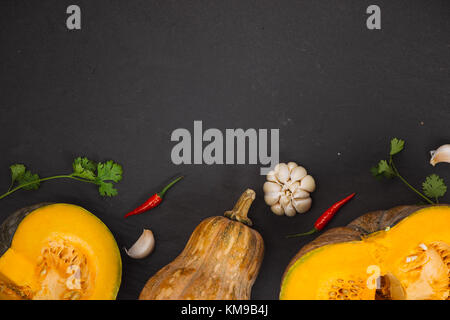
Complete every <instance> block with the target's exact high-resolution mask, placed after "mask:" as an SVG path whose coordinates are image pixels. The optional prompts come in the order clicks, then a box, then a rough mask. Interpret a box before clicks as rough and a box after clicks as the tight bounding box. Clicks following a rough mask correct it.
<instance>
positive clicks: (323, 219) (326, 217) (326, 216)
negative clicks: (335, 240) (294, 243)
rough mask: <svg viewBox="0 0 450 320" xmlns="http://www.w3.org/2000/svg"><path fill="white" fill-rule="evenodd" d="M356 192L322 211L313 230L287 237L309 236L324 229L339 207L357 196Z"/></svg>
mask: <svg viewBox="0 0 450 320" xmlns="http://www.w3.org/2000/svg"><path fill="white" fill-rule="evenodd" d="M355 194H356V193H352V194H351V195H349V196H348V197H346V198H344V199H342V200H340V201H338V202H336V203H335V204H333V205H332V206H331V207H330V208H328V210H326V211H325V212H324V213H322V215H321V216H320V217H319V219H317V220H316V222H315V223H314V228H313V229H312V230H309V231H308V232H304V233H297V234H292V235H289V236H287V237H288V238H294V237H301V236H307V235H310V234H313V233H316V232H318V231H320V230H322V229H323V228H325V226H326V225H327V224H328V222H329V221H330V220H331V219H332V218H333V217H334V215H335V214H336V212H338V211H339V209H340V208H341V207H342V206H343V205H344V204H346V203H347V202H349V201H350V199H351V198H353V197H354V196H355Z"/></svg>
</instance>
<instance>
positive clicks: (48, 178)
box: [0, 174, 95, 200]
mask: <svg viewBox="0 0 450 320" xmlns="http://www.w3.org/2000/svg"><path fill="white" fill-rule="evenodd" d="M62 178H65V179H73V180H77V181H81V182H89V183H94V184H95V181H90V180H85V179H81V178H77V177H74V176H73V175H71V174H64V175H58V176H52V177H47V178H42V179H39V180H35V181H31V182H28V183H24V184H22V185H19V186H17V187H15V188H14V189H11V187H10V188H9V190H8V192H6V193H4V194H2V195H0V200H1V199H3V198H5V197H7V196H9V195H10V194H11V193H14V192H16V191H17V190H20V189H22V188H24V187H26V186H29V185H32V184H35V183H37V182H39V183H40V182H44V181H48V180H53V179H62Z"/></svg>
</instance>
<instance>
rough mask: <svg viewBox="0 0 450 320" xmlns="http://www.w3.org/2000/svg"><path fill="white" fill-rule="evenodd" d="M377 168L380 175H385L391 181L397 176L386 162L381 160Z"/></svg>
mask: <svg viewBox="0 0 450 320" xmlns="http://www.w3.org/2000/svg"><path fill="white" fill-rule="evenodd" d="M376 168H377V169H378V175H383V176H384V177H386V178H389V179H390V178H392V177H394V176H395V171H394V169H393V168H392V167H391V166H390V165H389V163H388V162H387V161H386V160H381V161H380V162H378V165H377V167H376Z"/></svg>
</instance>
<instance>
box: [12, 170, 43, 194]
mask: <svg viewBox="0 0 450 320" xmlns="http://www.w3.org/2000/svg"><path fill="white" fill-rule="evenodd" d="M17 182H18V184H19V187H20V186H23V187H22V188H23V189H25V190H36V189H38V188H39V185H40V182H39V175H37V174H35V173H31V171H29V170H26V171H25V172H24V174H22V175H21V176H19V177H18V178H17ZM32 182H33V183H32Z"/></svg>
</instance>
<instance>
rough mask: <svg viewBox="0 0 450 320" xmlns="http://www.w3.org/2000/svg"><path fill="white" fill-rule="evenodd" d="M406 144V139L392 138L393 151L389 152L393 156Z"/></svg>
mask: <svg viewBox="0 0 450 320" xmlns="http://www.w3.org/2000/svg"><path fill="white" fill-rule="evenodd" d="M404 146H405V141H404V140H401V139H397V138H394V139H392V140H391V151H390V152H389V154H390V155H391V156H393V155H395V154H397V153H399V152H400V151H402V150H403V148H404Z"/></svg>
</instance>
